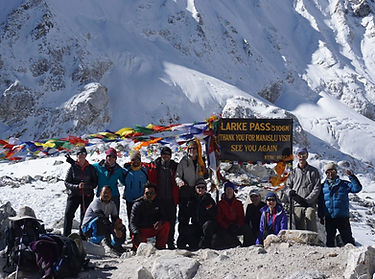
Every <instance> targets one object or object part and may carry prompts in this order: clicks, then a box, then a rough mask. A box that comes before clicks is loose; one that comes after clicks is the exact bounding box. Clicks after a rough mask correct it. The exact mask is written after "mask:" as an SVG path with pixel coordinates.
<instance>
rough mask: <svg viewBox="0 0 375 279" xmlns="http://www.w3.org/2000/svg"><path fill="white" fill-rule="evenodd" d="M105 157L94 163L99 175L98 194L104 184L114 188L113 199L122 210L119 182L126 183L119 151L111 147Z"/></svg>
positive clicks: (98, 194)
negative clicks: (118, 159) (120, 164)
mask: <svg viewBox="0 0 375 279" xmlns="http://www.w3.org/2000/svg"><path fill="white" fill-rule="evenodd" d="M105 156H106V157H105V159H103V160H101V161H100V162H99V163H95V164H93V167H94V168H95V170H96V173H97V175H98V188H97V190H96V196H97V197H99V196H100V193H101V191H102V188H103V187H104V186H109V187H110V188H111V189H112V201H113V202H114V203H115V205H116V208H117V212H120V192H119V189H118V186H119V183H121V184H122V185H125V179H124V169H123V168H122V167H120V166H119V164H117V162H116V161H117V151H116V149H114V148H112V147H111V148H109V149H108V150H106V151H105Z"/></svg>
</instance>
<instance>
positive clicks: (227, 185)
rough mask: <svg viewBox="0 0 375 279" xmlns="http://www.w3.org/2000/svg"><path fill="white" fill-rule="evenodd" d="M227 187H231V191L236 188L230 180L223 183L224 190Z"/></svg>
mask: <svg viewBox="0 0 375 279" xmlns="http://www.w3.org/2000/svg"><path fill="white" fill-rule="evenodd" d="M227 188H232V189H233V191H235V190H236V185H234V184H233V183H232V182H230V181H227V182H225V183H224V191H225V190H226V189H227Z"/></svg>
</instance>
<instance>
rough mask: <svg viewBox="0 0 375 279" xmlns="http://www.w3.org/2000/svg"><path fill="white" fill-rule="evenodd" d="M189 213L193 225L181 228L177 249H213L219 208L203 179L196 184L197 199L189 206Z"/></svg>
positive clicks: (199, 179)
mask: <svg viewBox="0 0 375 279" xmlns="http://www.w3.org/2000/svg"><path fill="white" fill-rule="evenodd" d="M189 212H190V214H191V215H190V218H191V224H189V225H181V226H179V228H178V229H179V235H178V239H177V247H178V248H179V249H186V248H188V249H191V250H196V249H198V248H202V249H204V248H212V237H213V235H214V233H215V232H216V230H217V226H218V225H217V221H216V216H217V206H216V203H215V201H214V199H213V198H212V197H211V195H210V194H209V193H207V184H206V181H205V180H204V179H203V178H198V179H197V181H196V182H195V199H194V200H193V202H191V203H190V204H189ZM187 246H188V247H187Z"/></svg>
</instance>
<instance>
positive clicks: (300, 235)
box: [278, 230, 320, 245]
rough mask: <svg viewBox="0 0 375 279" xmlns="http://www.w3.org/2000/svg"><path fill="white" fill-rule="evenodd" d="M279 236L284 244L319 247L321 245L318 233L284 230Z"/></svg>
mask: <svg viewBox="0 0 375 279" xmlns="http://www.w3.org/2000/svg"><path fill="white" fill-rule="evenodd" d="M278 236H279V238H280V239H281V241H282V242H295V243H299V244H307V245H318V244H319V243H320V241H319V235H318V233H316V232H312V231H304V230H282V231H281V232H280V233H279V235H278Z"/></svg>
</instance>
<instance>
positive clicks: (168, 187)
mask: <svg viewBox="0 0 375 279" xmlns="http://www.w3.org/2000/svg"><path fill="white" fill-rule="evenodd" d="M171 156H172V150H171V149H170V148H169V147H167V146H164V147H163V148H162V149H161V152H160V157H159V158H157V159H156V160H155V161H153V162H151V163H150V164H145V165H146V166H147V169H148V178H149V181H150V182H151V183H153V184H155V185H156V193H157V195H158V198H159V200H160V204H161V206H162V210H163V211H164V212H165V218H166V220H167V221H168V222H169V223H170V225H171V228H170V230H169V236H168V242H167V245H168V249H175V245H174V234H175V224H176V212H177V209H176V207H177V203H178V190H179V189H178V187H177V185H176V181H175V180H174V177H175V174H176V169H177V163H176V162H175V161H174V160H172V159H171Z"/></svg>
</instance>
